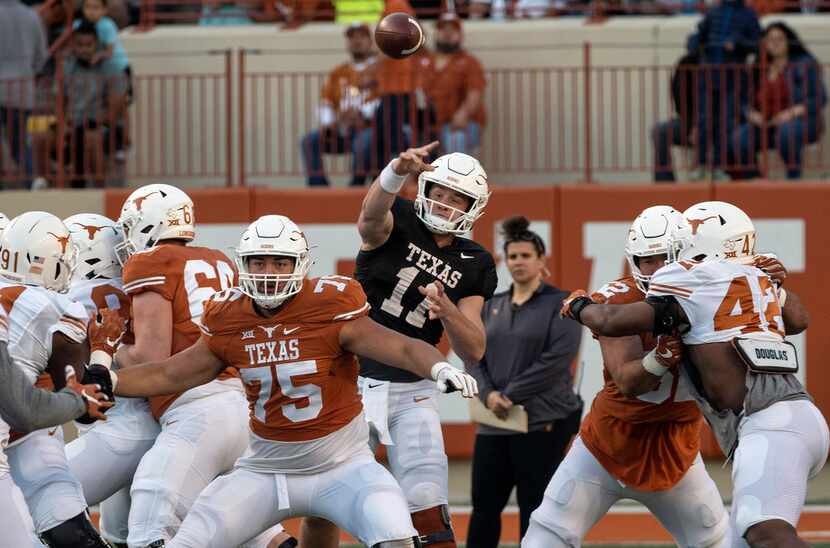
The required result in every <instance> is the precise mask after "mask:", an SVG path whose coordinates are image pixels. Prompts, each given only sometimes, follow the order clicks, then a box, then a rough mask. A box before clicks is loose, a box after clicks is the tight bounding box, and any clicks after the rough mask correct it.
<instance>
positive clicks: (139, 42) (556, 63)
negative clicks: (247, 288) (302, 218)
mask: <svg viewBox="0 0 830 548" xmlns="http://www.w3.org/2000/svg"><path fill="white" fill-rule="evenodd" d="M775 19H785V20H787V21H788V22H789V23H790V24H792V25H793V26H794V27H795V28H796V29H797V30H798V32H799V33H800V34H801V36H802V38H803V39H804V41H805V43H807V44H808V45H810V47H811V48H812V49H813V51H814V52H815V54H816V55H817V57H818V58H819V59H820V60H823V61H825V62H828V63H830V41H827V39H826V29H827V28H828V24H830V17H828V16H817V15H811V16H801V15H794V16H789V17H776V18H775ZM770 20H771V19H770ZM697 21H698V17H697V16H675V17H661V18H650V17H637V18H634V17H630V18H612V19H610V20H608V21H606V22H605V23H603V24H589V23H586V21H585V19H584V18H581V17H574V18H561V19H548V20H534V21H512V22H503V23H494V22H489V21H476V22H471V23H467V24H466V27H465V33H466V44H467V47H468V49H469V50H470V51H472V52H473V53H474V54H475V55H477V56H478V57H479V59H480V60H481V61H482V64H483V65H484V67H485V70H486V71H487V73H488V89H487V93H486V97H485V100H486V104H487V107H488V112H489V118H490V123H489V125H488V127H487V129H486V131H485V134H484V139H483V141H484V142H483V147H482V151H481V154H480V156H481V159H482V161H483V163H484V165H485V166H486V167H487V169H488V171H489V172H490V173H491V176H492V178H493V180H495V181H496V182H498V183H502V184H519V183H547V182H551V181H574V180H580V179H581V178H582V177H583V174H584V167H585V164H586V157H585V155H586V147H585V144H586V143H585V140H586V138H585V134H584V128H585V125H586V124H585V119H586V108H585V96H584V90H585V81H584V73H583V71H582V70H581V67H583V62H584V50H583V44H584V43H586V42H589V43H590V44H591V55H590V58H591V64H592V66H593V67H594V69H595V70H594V72H593V73H592V76H591V82H590V84H591V88H592V93H591V109H590V110H591V118H592V121H591V126H590V127H591V134H592V136H591V139H590V144H591V150H592V154H591V158H592V161H591V164H592V165H593V166H595V168H594V177H595V179H597V180H600V181H609V182H617V181H627V180H628V181H631V180H633V181H643V180H648V179H649V178H650V175H649V171H650V169H649V166H650V165H651V162H652V160H651V153H650V150H649V149H650V145H649V141H648V134H649V133H648V132H649V130H650V128H651V126H652V125H653V124H654V123H655V122H656V121H657V120H660V119H664V118H666V117H667V116H668V113H669V112H670V109H671V107H670V102H669V94H668V87H669V78H670V74H671V67H672V65H673V63H674V62H675V61H676V60H677V58H678V57H679V56H680V55H681V54H682V52H683V48H684V44H685V40H686V37H687V35H688V34H689V33H690V32H692V31H693V30H694V28H695V25H696V23H697ZM427 30H428V33H429V34H432V27H431V26H430V24H427ZM122 39H123V41H124V45H125V47H126V48H127V51H128V53H129V55H130V60H131V64H132V66H133V69H134V73H135V75H136V82H137V100H136V104H135V105H134V106H133V108H132V116H133V127H134V128H135V131H134V134H135V135H136V136H137V139H138V141H139V142H137V143H136V147H134V149H133V154H132V157H131V161H130V166H129V172H130V173H132V174H133V175H144V176H147V177H145V178H144V179H143V180H138V179H136V178H135V177H133V181H134V182H143V181H146V180H149V179H158V178H167V179H169V180H177V181H181V182H182V183H188V182H191V181H193V182H199V183H206V182H212V183H216V184H223V183H224V182H225V175H224V174H225V172H226V156H227V154H228V150H227V147H228V145H229V144H230V147H231V149H232V159H231V162H232V165H233V173H234V180H235V181H236V180H237V179H238V177H237V172H238V168H239V164H238V135H237V131H236V129H235V128H237V127H238V125H239V122H238V117H239V100H238V86H237V82H238V69H239V67H238V58H239V57H238V51H239V50H241V49H245V50H254V51H252V52H250V53H247V54H246V55H245V68H246V73H248V74H253V76H249V77H248V78H246V80H245V87H246V90H245V95H244V97H245V105H246V106H245V108H246V116H245V121H244V124H243V127H244V128H245V140H246V151H247V154H246V157H245V164H246V166H247V168H248V169H247V171H248V173H249V176H248V178H249V182H254V183H256V182H259V183H264V184H275V183H276V184H280V185H284V186H300V185H302V177H301V176H300V174H301V173H302V166H301V164H300V158H299V143H298V141H299V139H300V137H301V136H302V135H303V134H304V133H305V132H306V131H308V130H309V129H311V128H312V127H314V125H315V124H316V119H315V118H316V117H315V108H316V102H317V97H318V93H319V87H320V85H321V83H322V80H323V78H325V75H326V74H327V72H328V71H329V70H330V69H331V68H332V67H333V66H334V65H336V64H338V63H340V62H343V61H344V60H345V58H346V55H345V53H344V50H343V37H342V28H340V27H337V26H335V25H331V24H313V25H307V26H305V27H303V28H301V29H299V30H295V31H282V30H279V29H278V28H277V27H275V26H272V25H259V26H249V27H221V28H200V27H172V26H168V27H159V28H157V29H155V30H153V31H152V32H147V33H137V32H132V31H128V32H126V33H124V34H123V35H122ZM822 40H824V42H822ZM224 50H232V51H233V52H234V53H233V55H232V61H231V65H230V67H229V68H230V73H231V76H232V78H231V86H230V98H231V100H230V102H228V101H227V98H228V95H227V91H228V90H227V87H226V80H225V72H226V69H227V68H228V67H227V66H226V63H225V56H224V55H223V53H222V52H223V51H224ZM825 72H827V71H825ZM825 79H827V76H826V75H825ZM828 83H830V82H828ZM228 106H229V107H230V112H228V110H227V108H228ZM229 117H230V119H228V118H229ZM228 127H230V128H232V129H233V131H230V132H228V131H227V128H228ZM228 140H229V141H230V143H229V142H228ZM824 148H825V147H810V149H811V150H809V151H808V153H807V159H808V162H813V163H815V162H816V160H818V158H816V156H817V155H818V154H822V158H821V162H820V163H821V164H823V165H825V166H827V165H830V152H828V151H826V150H824ZM681 163H683V162H681ZM330 168H331V169H332V170H333V171H334V172H335V173H341V174H345V173H346V172H347V171H348V164H347V163H346V160H345V159H344V158H341V159H339V160H334V161H332V164H330ZM807 174H808V175H809V176H822V175H823V173H821V172H819V171H816V170H812V171H811V170H808V172H807Z"/></svg>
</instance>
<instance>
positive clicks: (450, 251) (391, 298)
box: [355, 198, 497, 382]
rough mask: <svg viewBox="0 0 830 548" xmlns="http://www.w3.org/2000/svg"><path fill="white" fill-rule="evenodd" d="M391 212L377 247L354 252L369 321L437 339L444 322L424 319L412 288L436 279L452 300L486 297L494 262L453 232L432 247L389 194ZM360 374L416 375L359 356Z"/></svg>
mask: <svg viewBox="0 0 830 548" xmlns="http://www.w3.org/2000/svg"><path fill="white" fill-rule="evenodd" d="M392 216H393V218H394V220H395V224H394V226H393V228H392V233H391V234H390V235H389V239H388V240H386V242H384V244H383V245H381V246H380V247H378V248H375V249H373V250H371V251H362V250H361V251H360V253H358V254H357V266H356V269H355V278H356V279H357V280H358V281H359V282H360V283H361V284H362V285H363V291H365V292H366V296H367V297H368V300H369V303H370V304H371V305H372V309H371V312H370V313H369V316H370V317H371V318H372V319H373V320H375V321H376V322H378V323H379V324H381V325H384V326H386V327H388V328H390V329H393V330H395V331H397V332H399V333H403V334H404V335H408V336H410V337H413V338H416V339H421V340H423V341H426V342H428V343H430V344H433V345H434V344H437V343H438V341H439V340H440V339H441V335H442V333H443V332H444V326H443V325H442V324H441V321H440V320H430V319H429V317H428V315H427V308H426V298H425V297H424V296H423V295H421V293H420V291H418V288H419V287H421V286H425V285H427V284H428V283H430V282H433V281H436V280H438V281H440V282H441V283H442V284H443V285H444V292H445V293H446V294H447V296H448V297H449V299H450V300H451V301H452V302H454V303H457V302H458V301H459V300H461V299H463V298H464V297H471V296H473V295H481V296H482V297H484V300H485V301H486V300H488V299H489V298H490V297H491V296H492V295H493V291H495V289H496V282H497V280H496V264H495V262H494V261H493V256H492V255H490V252H489V251H487V250H486V249H484V248H483V247H482V246H480V245H479V244H477V243H475V242H474V241H472V240H470V239H467V238H461V237H456V238H453V241H452V243H451V244H450V245H448V246H446V247H438V245H437V244H436V243H435V239H434V237H433V234H432V233H431V232H430V231H429V229H427V227H426V226H425V225H424V223H423V222H421V220H420V219H419V218H418V216H417V214H416V213H415V208H414V204H413V202H411V201H410V200H405V199H403V198H395V202H394V203H393V204H392ZM360 374H361V375H362V376H364V377H370V378H373V379H378V380H389V381H395V382H415V381H419V380H421V377H419V376H417V375H415V374H413V373H410V372H408V371H403V370H401V369H397V368H394V367H389V366H387V365H384V364H382V363H379V362H376V361H374V360H370V359H367V358H363V357H361V358H360Z"/></svg>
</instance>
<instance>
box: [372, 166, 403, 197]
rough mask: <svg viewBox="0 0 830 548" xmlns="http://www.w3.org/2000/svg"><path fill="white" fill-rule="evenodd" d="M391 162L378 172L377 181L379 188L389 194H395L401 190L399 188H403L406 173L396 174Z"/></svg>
mask: <svg viewBox="0 0 830 548" xmlns="http://www.w3.org/2000/svg"><path fill="white" fill-rule="evenodd" d="M394 161H395V160H392V162H394ZM392 162H389V163H388V164H386V167H385V168H383V171H381V172H380V176H379V177H378V182H379V183H380V188H382V189H383V190H385V191H386V192H388V193H389V194H397V193H398V192H400V191H401V188H403V182H404V181H406V175H398V174H397V173H395V170H394V169H392Z"/></svg>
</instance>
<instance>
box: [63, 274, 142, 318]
mask: <svg viewBox="0 0 830 548" xmlns="http://www.w3.org/2000/svg"><path fill="white" fill-rule="evenodd" d="M68 295H69V298H70V299H72V300H73V301H76V302H78V303H81V304H82V305H84V308H85V309H86V311H87V314H89V316H90V317H93V316H95V315H96V314H97V313H98V311H99V310H101V309H103V308H109V309H111V310H123V311H124V313H125V315H126V317H128V318H129V315H130V298H129V297H127V294H126V293H124V283H123V282H122V281H121V278H112V279H109V278H99V279H95V280H85V281H81V282H73V283H72V286H71V287H70V288H69V293H68Z"/></svg>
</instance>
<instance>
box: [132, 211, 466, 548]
mask: <svg viewBox="0 0 830 548" xmlns="http://www.w3.org/2000/svg"><path fill="white" fill-rule="evenodd" d="M310 265H311V258H310V256H309V252H308V244H307V242H306V239H305V236H304V235H303V233H302V231H301V230H300V229H299V228H298V227H297V226H296V225H295V224H294V223H293V222H292V221H291V220H290V219H288V218H287V217H283V216H279V215H268V216H265V217H261V218H259V219H258V220H257V221H255V222H254V223H252V224H251V225H250V226H249V227H248V229H247V230H246V231H245V232H244V233H243V235H242V238H241V240H240V243H239V247H238V248H237V267H238V268H239V272H240V276H239V277H240V285H239V287H238V288H233V289H230V290H228V291H223V292H221V293H217V294H216V295H214V296H213V297H212V298H211V299H210V300H209V301H208V303H207V304H206V306H205V312H204V315H203V316H202V320H203V321H202V325H201V327H202V330H203V333H204V334H203V336H202V338H201V339H200V340H199V341H198V342H197V343H196V344H194V345H193V346H191V347H190V348H188V349H187V350H185V351H184V352H182V353H180V354H176V355H174V356H172V357H171V358H169V359H167V360H165V361H162V362H154V363H151V364H145V365H143V366H140V367H138V368H135V369H132V368H131V369H127V370H126V371H124V372H122V373H120V381H119V382H116V391H117V393H119V394H123V395H131V396H140V395H152V394H160V393H166V392H173V391H180V390H186V389H188V388H190V387H193V386H197V385H199V384H201V383H205V382H209V381H210V380H211V379H213V378H215V377H216V375H217V374H219V373H220V372H221V371H222V370H223V369H224V368H225V367H227V366H232V367H233V368H235V369H237V370H238V371H239V372H240V374H241V375H242V378H243V380H244V382H245V386H246V390H247V395H248V401H249V403H250V429H251V432H250V440H251V441H250V449H249V451H248V452H247V453H246V455H245V456H244V457H243V458H241V459H240V460H239V461H238V463H237V465H236V467H235V469H234V470H233V471H232V472H231V473H230V474H228V475H225V476H221V477H219V478H217V479H216V480H214V481H213V483H211V485H210V486H209V487H208V488H207V489H205V491H204V492H203V493H202V495H201V496H200V497H199V500H198V501H197V502H196V504H194V506H193V508H192V509H191V511H190V513H189V514H188V516H187V518H186V519H185V521H184V523H183V524H182V526H181V528H180V529H179V532H178V534H177V535H176V537H175V538H174V539H173V540H172V541H171V542H170V543H169V546H170V547H177V548H178V547H190V548H225V547H227V546H234V545H236V544H238V543H239V542H240V541H241V540H243V539H244V538H245V537H246V536H248V535H250V534H251V533H256V532H257V531H261V530H264V529H266V528H267V527H269V526H271V525H273V524H274V523H277V522H279V521H281V520H283V519H285V518H287V517H291V516H297V515H301V516H302V515H309V514H311V515H316V516H320V517H322V518H324V519H327V520H331V521H333V522H334V523H335V524H337V525H338V526H340V527H343V528H344V529H345V530H347V531H349V532H350V533H352V534H353V535H354V536H355V537H357V538H358V539H359V540H360V541H361V542H362V543H364V544H366V545H367V546H376V547H383V548H396V547H400V548H406V547H412V546H414V544H413V537H414V536H415V535H416V534H417V533H416V531H415V529H414V528H413V526H412V521H411V519H410V517H409V512H408V509H407V504H406V501H405V499H404V497H403V493H402V492H401V490H400V487H399V486H398V485H397V483H396V482H395V480H394V478H393V477H392V476H391V474H390V473H389V472H388V471H387V470H386V469H385V468H383V467H382V466H381V465H380V464H378V463H377V462H376V461H375V459H374V456H373V455H372V453H371V451H370V449H369V446H368V442H369V427H368V424H367V423H366V420H365V419H364V416H363V409H362V405H361V401H360V398H359V396H358V393H357V373H358V371H357V363H356V360H355V357H354V355H355V354H358V353H359V354H360V355H364V356H370V357H373V358H375V359H378V360H382V361H384V362H386V363H389V364H392V365H394V366H396V367H401V368H406V369H407V370H408V371H411V372H412V373H413V374H417V375H422V376H424V377H427V378H431V379H433V381H431V382H437V387H438V389H440V390H442V391H444V392H447V391H451V390H460V391H461V392H462V394H463V395H464V396H465V397H472V396H473V395H474V394H475V393H476V392H477V388H476V383H475V379H473V378H472V377H470V376H469V375H467V374H466V373H464V372H462V371H459V370H457V369H455V368H453V367H452V366H451V365H450V364H448V363H446V362H444V361H443V356H442V355H441V354H440V353H439V352H438V351H437V350H436V349H435V348H433V347H431V346H430V345H428V344H425V343H423V342H422V341H418V340H415V339H412V338H409V337H405V336H403V335H400V334H398V333H395V332H392V331H390V330H388V329H386V328H384V327H382V326H380V325H379V324H377V323H375V322H374V321H372V320H371V319H370V318H369V317H368V315H367V313H368V310H369V303H367V302H366V296H365V295H364V293H363V291H362V289H361V287H360V285H359V284H358V283H357V282H356V281H354V280H352V279H350V278H346V277H343V276H324V277H322V278H317V279H312V280H309V279H307V278H306V274H307V272H308V269H309V267H310ZM116 381H118V378H116Z"/></svg>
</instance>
